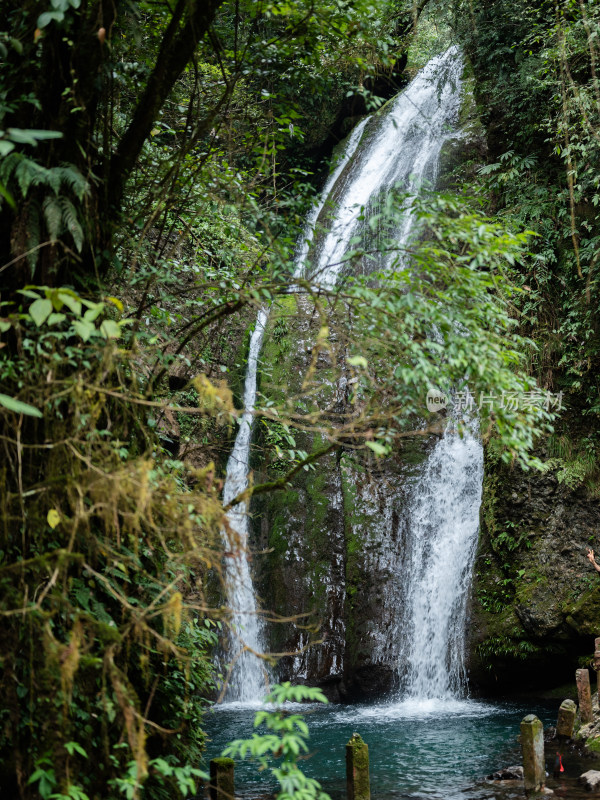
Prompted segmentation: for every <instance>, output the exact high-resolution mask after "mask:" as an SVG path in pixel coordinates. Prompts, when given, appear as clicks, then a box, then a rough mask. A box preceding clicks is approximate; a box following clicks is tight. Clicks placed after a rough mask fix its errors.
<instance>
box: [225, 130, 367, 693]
mask: <svg viewBox="0 0 600 800" xmlns="http://www.w3.org/2000/svg"><path fill="white" fill-rule="evenodd" d="M365 124H366V120H364V121H363V122H361V123H360V124H359V125H357V126H356V128H354V130H353V131H352V133H351V135H350V136H349V137H348V141H347V142H346V145H345V147H344V148H343V151H342V153H341V154H340V157H339V160H338V163H337V165H336V167H335V169H334V170H333V172H332V173H331V175H330V176H329V178H328V179H327V181H326V183H325V186H324V188H323V191H322V193H321V196H320V198H319V201H318V203H316V204H315V206H314V208H313V209H312V210H311V211H310V213H309V214H308V217H307V220H306V225H305V229H304V233H303V236H302V238H301V240H300V242H299V244H298V248H297V252H296V257H295V269H294V277H298V276H299V275H300V274H301V272H302V270H303V269H304V263H305V259H306V256H307V253H308V249H309V245H310V242H311V240H312V237H313V231H314V227H315V223H316V220H317V218H318V216H319V214H320V213H321V211H322V209H323V207H324V206H325V204H326V202H327V200H328V198H329V194H330V191H331V187H332V186H333V185H334V184H335V183H336V181H337V179H338V177H339V176H340V174H341V172H342V171H343V169H344V167H345V165H346V163H347V161H348V159H350V158H351V157H352V155H353V154H354V151H355V150H356V148H357V147H358V144H359V141H360V137H361V134H362V131H363V128H364V127H365ZM268 318H269V311H268V308H266V307H263V308H261V309H260V310H259V312H258V316H257V318H256V324H255V326H254V331H253V333H252V336H251V337H250V346H249V348H248V362H247V366H246V377H245V381H244V398H243V402H244V412H243V414H242V417H241V419H240V421H239V429H238V432H237V436H236V438H235V443H234V446H233V450H232V451H231V454H230V456H229V459H228V461H227V469H226V474H225V485H224V487H223V503H224V505H227V504H228V503H230V502H231V501H232V500H233V499H234V498H235V497H237V495H238V494H240V493H241V492H243V491H244V489H246V488H247V487H248V473H249V470H250V443H251V438H252V427H253V422H254V405H255V403H256V378H257V373H258V360H259V355H260V350H261V346H262V342H263V338H264V335H265V328H266V325H267V320H268ZM223 540H224V545H225V549H226V551H228V552H229V553H231V554H232V555H230V556H229V557H228V559H227V562H226V569H225V584H226V590H227V603H228V606H229V608H230V610H231V617H232V618H231V625H230V636H229V641H228V643H227V658H228V660H232V659H237V660H236V663H235V666H234V669H233V671H232V674H231V677H230V681H229V685H228V687H227V693H226V699H227V701H228V702H237V703H256V702H258V701H260V700H261V699H262V697H263V696H264V695H265V694H266V688H267V685H266V684H267V671H266V669H265V666H264V665H263V664H261V660H260V659H259V658H258V657H257V656H256V655H255V653H261V652H263V650H264V637H263V621H262V618H261V616H260V613H259V611H258V608H257V604H256V597H255V594H254V587H253V584H252V575H251V572H250V562H249V558H248V555H249V554H248V514H247V508H246V505H245V504H243V503H238V504H237V505H236V506H234V507H233V508H232V509H231V510H230V511H229V512H228V514H227V527H226V528H225V529H224V530H223ZM244 648H246V649H244ZM240 653H241V655H240Z"/></svg>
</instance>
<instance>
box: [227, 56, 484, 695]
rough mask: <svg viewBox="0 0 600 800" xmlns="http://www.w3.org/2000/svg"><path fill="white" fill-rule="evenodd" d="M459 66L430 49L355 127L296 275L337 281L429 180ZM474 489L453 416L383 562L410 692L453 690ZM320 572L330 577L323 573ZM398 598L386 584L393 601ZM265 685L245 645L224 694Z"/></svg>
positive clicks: (238, 475)
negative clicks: (373, 226)
mask: <svg viewBox="0 0 600 800" xmlns="http://www.w3.org/2000/svg"><path fill="white" fill-rule="evenodd" d="M461 71H462V59H461V57H460V53H459V51H458V49H457V48H450V49H449V50H448V51H447V52H446V53H444V54H443V55H441V56H437V57H436V58H434V59H432V60H431V61H430V62H429V64H428V65H427V66H426V67H425V68H424V69H423V70H422V71H421V72H420V73H419V74H418V75H417V77H416V78H415V79H414V80H413V81H412V83H411V84H410V85H409V87H408V88H407V89H406V90H405V91H404V92H403V93H402V94H400V95H398V97H396V98H395V99H393V100H392V101H390V102H389V103H388V104H387V106H386V107H385V108H384V109H383V110H382V112H381V113H379V114H377V115H374V116H372V117H371V118H369V119H367V120H365V121H363V122H362V123H361V124H360V125H359V126H357V128H355V129H354V131H353V133H352V135H351V136H350V137H349V140H348V143H347V145H346V149H345V152H344V154H343V156H342V158H341V159H340V161H339V163H338V165H337V168H336V169H335V171H334V172H333V173H332V175H331V176H330V178H329V179H328V181H327V183H326V186H325V188H324V190H323V192H322V195H321V199H320V201H319V203H318V204H317V205H316V207H315V208H314V209H313V211H312V212H311V214H310V215H309V218H308V219H307V225H306V229H305V234H304V237H303V240H302V242H301V244H300V246H299V248H298V252H297V256H296V268H295V272H294V275H295V276H298V275H299V274H300V273H301V271H302V270H303V269H304V265H305V263H308V264H309V274H310V277H311V280H313V281H314V282H318V283H320V284H321V285H322V286H324V287H325V288H331V287H333V286H334V285H335V283H336V281H337V279H338V276H339V274H340V272H341V271H342V269H343V267H344V257H345V255H346V254H347V252H348V250H349V248H350V247H351V241H352V240H353V237H355V236H357V235H360V234H361V233H364V230H365V225H366V220H367V221H368V218H369V216H370V214H372V213H376V212H377V210H378V203H379V201H380V199H381V197H382V196H383V195H384V194H385V193H386V192H388V191H390V190H392V189H393V188H397V187H399V188H400V190H402V191H404V192H406V194H407V195H414V194H416V193H417V192H418V191H419V190H420V188H421V187H422V185H423V184H424V183H426V182H428V183H429V184H434V183H435V179H436V175H437V167H438V160H439V155H440V151H441V149H442V146H443V144H444V142H445V141H446V140H447V138H448V137H449V135H450V134H449V131H450V129H451V126H452V123H453V122H455V120H456V116H457V111H458V107H459V103H460V88H461V84H460V75H461ZM406 209H407V210H406V213H405V215H404V219H403V221H402V222H401V223H400V225H399V226H398V229H397V230H396V232H395V242H396V246H397V248H398V249H399V250H402V248H404V247H406V246H407V244H408V243H409V241H410V236H411V235H412V231H413V223H414V219H413V217H412V216H411V214H410V210H409V208H408V204H407V206H406ZM394 259H395V254H394V253H391V254H389V255H388V256H387V257H386V258H385V261H384V266H385V265H388V266H391V265H392V263H393V261H394ZM267 319H268V310H267V309H265V308H263V309H261V310H260V312H259V314H258V318H257V322H256V326H255V330H254V333H253V335H252V338H251V342H250V351H249V355H248V366H247V373H246V381H245V392H244V408H245V411H244V414H243V416H242V418H241V421H240V427H239V431H238V434H237V438H236V442H235V446H234V449H233V451H232V453H231V456H230V458H229V461H228V464H227V476H226V482H225V489H224V500H225V502H226V503H228V502H230V501H231V500H232V499H233V498H234V497H235V496H236V495H237V494H238V493H240V492H242V491H243V490H244V489H245V488H246V487H247V485H248V471H249V456H250V439H251V434H252V421H253V410H254V404H255V400H256V375H257V368H258V358H259V354H260V349H261V345H262V340H263V336H264V331H265V326H266V323H267ZM480 491H481V448H480V445H479V444H478V442H477V438H476V436H475V434H473V433H467V434H466V435H465V436H464V437H463V438H461V437H460V436H459V435H458V434H457V433H456V430H455V427H452V426H449V429H448V431H447V433H446V435H445V436H444V437H443V438H442V440H441V441H440V442H439V443H438V445H437V446H436V448H435V449H434V451H433V453H432V454H431V456H430V458H429V460H428V463H427V465H426V467H425V469H424V470H423V472H422V474H421V476H420V478H419V480H418V481H417V484H416V486H415V488H414V492H413V495H412V499H411V502H410V505H409V519H408V521H407V523H406V534H405V544H406V547H405V551H404V553H399V552H398V551H397V550H396V551H394V548H393V547H388V548H383V550H384V551H385V552H384V553H383V557H384V558H386V559H388V561H389V565H390V572H391V573H395V574H398V572H400V573H401V574H402V575H403V581H404V585H403V586H402V588H401V596H402V598H403V601H404V607H405V608H406V615H405V617H404V621H403V622H402V621H397V623H396V626H395V627H396V630H395V631H394V642H393V643H392V645H390V643H389V641H388V643H387V644H386V648H387V650H388V655H389V650H390V647H391V649H392V650H394V651H395V653H396V655H397V657H398V663H399V664H401V665H404V666H403V667H402V668H401V671H402V673H403V679H402V686H403V694H405V695H406V696H410V697H412V698H427V697H432V696H434V697H448V696H451V695H453V694H456V693H457V692H459V691H460V688H461V685H462V681H463V677H462V676H463V672H464V669H463V655H462V648H463V645H462V642H463V638H464V625H465V615H466V598H467V593H468V585H469V577H470V568H471V564H472V558H473V553H474V547H475V542H476V536H477V516H478V508H479V501H480ZM246 511H247V510H246V507H245V506H244V505H241V504H240V505H238V506H236V507H235V508H234V509H233V510H232V511H231V512H230V513H229V529H230V530H229V531H225V532H224V535H225V537H226V546H227V549H228V550H231V551H233V552H234V554H235V555H234V557H233V558H231V560H230V563H229V564H228V569H227V584H228V602H229V605H230V607H231V609H232V625H231V627H232V632H233V633H232V637H231V642H230V649H229V656H230V657H234V656H235V655H236V653H237V652H238V651H239V650H240V648H241V643H242V642H243V643H244V644H245V645H246V646H247V648H248V649H249V650H255V651H262V650H263V635H262V634H263V631H262V622H261V619H260V616H259V614H258V613H257V607H256V600H255V596H254V590H253V586H252V579H251V574H250V569H249V563H248V558H247V536H248V518H247V513H246ZM388 511H390V509H387V508H385V509H383V519H384V520H385V519H388V518H389V519H391V517H392V514H391V512H390V513H388ZM292 538H293V537H292ZM292 544H293V543H292V542H290V545H292ZM394 562H395V563H394ZM323 579H324V580H325V582H326V583H327V576H324V577H323ZM395 599H397V598H396V597H395V596H394V592H391V594H390V600H391V601H392V603H393V601H394V600H395ZM396 607H397V606H396ZM380 638H383V636H382V637H380ZM388 638H389V637H388ZM264 689H265V672H264V669H263V668H262V666H261V663H260V661H259V659H257V658H256V656H254V655H253V654H252V653H251V652H244V653H243V654H242V655H241V657H240V658H239V659H238V662H237V664H236V667H235V669H234V671H233V675H232V679H231V683H230V686H229V689H228V693H227V700H229V701H237V702H240V701H241V702H244V701H245V702H248V701H253V702H256V701H257V700H259V699H260V698H261V696H262V694H264Z"/></svg>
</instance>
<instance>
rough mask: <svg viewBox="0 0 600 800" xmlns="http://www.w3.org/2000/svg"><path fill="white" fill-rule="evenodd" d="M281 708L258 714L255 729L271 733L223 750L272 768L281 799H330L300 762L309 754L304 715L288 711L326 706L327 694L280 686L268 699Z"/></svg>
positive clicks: (233, 743)
mask: <svg viewBox="0 0 600 800" xmlns="http://www.w3.org/2000/svg"><path fill="white" fill-rule="evenodd" d="M265 701H266V702H267V703H273V705H274V706H277V708H275V709H274V710H273V711H257V712H256V714H255V717H254V727H255V728H260V727H261V726H264V728H265V730H266V731H268V733H254V734H253V735H252V737H251V738H250V739H236V740H235V741H233V742H231V744H229V745H228V746H227V747H226V748H225V750H224V751H223V755H224V756H229V757H231V758H235V757H238V758H241V759H246V758H249V759H252V760H253V761H255V762H256V763H257V764H258V766H259V768H260V769H263V770H265V769H268V770H269V771H270V772H271V774H272V775H273V777H274V778H276V780H277V782H278V783H279V786H280V791H279V793H278V795H277V797H278V800H329V795H328V794H326V793H325V792H323V790H322V789H321V785H320V784H319V782H318V781H316V780H314V779H313V778H307V777H306V775H304V773H303V772H302V770H301V769H300V766H299V764H298V761H299V759H300V758H302V757H304V754H305V753H308V738H309V731H308V726H307V724H306V722H305V721H304V717H303V715H302V714H295V713H293V712H290V711H288V710H287V709H286V707H285V703H287V702H291V703H299V702H303V701H309V702H312V703H326V702H327V699H326V698H325V696H324V695H323V693H322V692H321V691H320V690H319V689H316V688H311V687H308V686H292V685H291V684H290V683H289V682H286V683H282V684H279V685H276V686H274V687H273V688H272V690H271V692H270V693H269V695H268V696H267V697H266V698H265Z"/></svg>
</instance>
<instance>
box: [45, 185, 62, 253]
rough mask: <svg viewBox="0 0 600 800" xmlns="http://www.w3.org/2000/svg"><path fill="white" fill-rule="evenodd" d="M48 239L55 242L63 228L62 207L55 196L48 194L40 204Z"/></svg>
mask: <svg viewBox="0 0 600 800" xmlns="http://www.w3.org/2000/svg"><path fill="white" fill-rule="evenodd" d="M42 208H43V209H44V218H45V220H46V225H47V226H48V233H49V234H50V239H51V240H52V241H53V242H55V241H56V240H57V239H58V237H59V235H60V232H61V231H62V228H63V218H62V217H63V215H62V208H61V206H60V203H59V201H58V200H57V198H56V197H53V196H52V195H48V196H47V197H46V198H45V199H44V202H43V204H42Z"/></svg>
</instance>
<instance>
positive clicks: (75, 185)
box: [57, 164, 90, 200]
mask: <svg viewBox="0 0 600 800" xmlns="http://www.w3.org/2000/svg"><path fill="white" fill-rule="evenodd" d="M57 169H58V170H59V171H60V179H61V181H62V182H63V183H65V184H66V185H67V186H68V187H69V188H70V189H71V191H72V192H73V194H74V195H75V197H76V198H77V199H78V200H83V198H84V197H85V196H86V195H87V194H89V191H90V185H89V183H88V182H87V181H86V179H85V178H84V177H83V175H82V174H81V172H79V170H78V169H77V167H75V166H74V165H73V164H61V166H60V167H57Z"/></svg>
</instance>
